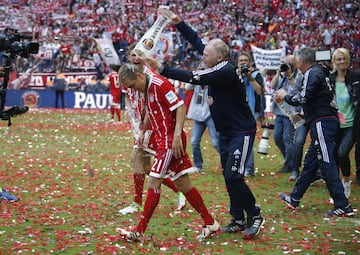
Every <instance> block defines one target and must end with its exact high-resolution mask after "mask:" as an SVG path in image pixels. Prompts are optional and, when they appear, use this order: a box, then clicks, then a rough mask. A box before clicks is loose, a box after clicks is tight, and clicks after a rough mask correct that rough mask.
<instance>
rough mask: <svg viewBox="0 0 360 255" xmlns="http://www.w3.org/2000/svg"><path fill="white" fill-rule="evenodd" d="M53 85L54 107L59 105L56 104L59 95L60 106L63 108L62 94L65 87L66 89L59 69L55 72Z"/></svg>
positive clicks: (63, 76)
mask: <svg viewBox="0 0 360 255" xmlns="http://www.w3.org/2000/svg"><path fill="white" fill-rule="evenodd" d="M53 87H54V90H55V108H58V107H59V104H58V102H59V97H60V100H61V106H62V108H65V99H64V94H65V89H66V80H65V75H64V74H63V73H62V72H61V71H60V70H58V71H57V72H56V76H55V79H54V83H53Z"/></svg>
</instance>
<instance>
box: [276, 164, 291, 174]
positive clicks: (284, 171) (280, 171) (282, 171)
mask: <svg viewBox="0 0 360 255" xmlns="http://www.w3.org/2000/svg"><path fill="white" fill-rule="evenodd" d="M290 172H291V169H289V168H288V167H287V166H283V167H282V168H281V169H280V170H279V171H277V173H279V174H284V173H290Z"/></svg>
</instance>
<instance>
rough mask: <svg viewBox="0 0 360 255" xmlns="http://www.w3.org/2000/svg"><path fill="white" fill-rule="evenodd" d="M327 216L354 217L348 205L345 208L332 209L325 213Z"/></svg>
mask: <svg viewBox="0 0 360 255" xmlns="http://www.w3.org/2000/svg"><path fill="white" fill-rule="evenodd" d="M326 215H327V216H338V217H352V216H354V211H353V209H352V207H351V205H350V204H349V205H348V206H346V207H343V208H341V207H335V208H334V209H332V210H330V211H327V212H326Z"/></svg>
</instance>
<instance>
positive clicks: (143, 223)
mask: <svg viewBox="0 0 360 255" xmlns="http://www.w3.org/2000/svg"><path fill="white" fill-rule="evenodd" d="M159 200H160V189H155V190H154V189H148V192H147V196H146V201H145V205H144V211H143V213H142V214H141V216H140V221H139V223H138V225H137V226H136V231H138V232H140V233H144V232H145V230H146V228H147V226H148V224H149V221H150V219H151V216H152V215H153V213H154V211H155V209H156V206H157V205H158V203H159Z"/></svg>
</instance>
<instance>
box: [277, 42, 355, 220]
mask: <svg viewBox="0 0 360 255" xmlns="http://www.w3.org/2000/svg"><path fill="white" fill-rule="evenodd" d="M295 56H296V58H295V59H296V65H297V68H298V69H299V70H300V71H301V73H303V74H304V77H303V86H302V90H301V92H300V93H299V94H295V95H290V94H287V93H286V91H285V90H284V89H280V90H278V91H277V92H276V93H275V100H280V101H281V100H285V102H287V103H288V104H291V105H302V107H303V110H304V117H305V123H306V126H307V129H308V130H309V133H310V137H311V143H310V146H309V148H308V150H307V153H306V155H305V160H304V168H303V171H302V172H301V175H300V177H299V179H298V180H297V182H296V184H295V187H294V189H293V190H292V192H291V193H290V195H287V194H284V193H280V194H279V197H280V199H281V200H282V201H283V202H284V203H286V204H287V205H288V207H290V208H292V209H295V208H297V207H298V206H299V203H300V199H301V198H302V197H303V195H304V194H305V192H306V190H307V188H308V187H309V185H310V183H311V181H312V179H313V177H314V176H315V175H316V172H317V169H318V168H320V170H321V173H322V176H323V179H324V180H325V182H326V186H327V188H328V190H329V192H330V195H331V197H332V198H333V200H334V205H335V206H334V209H333V210H330V211H328V212H327V213H326V214H327V215H328V216H346V217H349V216H353V215H354V211H353V209H352V207H351V205H350V203H349V200H348V199H347V198H346V196H345V194H344V187H343V185H342V183H341V181H340V178H339V169H338V166H337V164H336V160H335V149H336V146H335V140H336V135H337V132H338V131H339V118H338V111H337V108H336V103H335V97H334V91H333V90H332V88H331V85H330V82H329V77H328V74H327V73H326V72H325V71H324V69H323V68H322V67H321V66H319V65H318V64H316V60H315V50H314V49H312V48H308V47H304V48H301V49H300V50H298V51H297V52H296V54H295Z"/></svg>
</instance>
